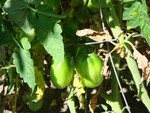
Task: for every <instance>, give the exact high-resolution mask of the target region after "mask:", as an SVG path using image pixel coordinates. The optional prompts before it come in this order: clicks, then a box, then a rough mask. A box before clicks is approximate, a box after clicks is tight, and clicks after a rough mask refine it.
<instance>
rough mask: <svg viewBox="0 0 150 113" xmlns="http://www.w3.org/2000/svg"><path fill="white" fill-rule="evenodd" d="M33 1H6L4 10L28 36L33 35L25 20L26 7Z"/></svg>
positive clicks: (26, 19)
mask: <svg viewBox="0 0 150 113" xmlns="http://www.w3.org/2000/svg"><path fill="white" fill-rule="evenodd" d="M32 1H33V0H7V1H6V2H5V4H4V10H5V11H6V12H7V13H8V15H9V17H10V18H11V19H12V20H13V21H14V22H15V23H16V24H17V25H18V26H19V27H20V28H21V29H22V30H23V31H24V32H25V33H26V34H28V35H33V34H34V30H33V28H32V27H31V26H30V23H29V21H28V18H27V14H28V6H29V4H30V3H32Z"/></svg>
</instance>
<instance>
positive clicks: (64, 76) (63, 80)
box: [50, 57, 74, 89]
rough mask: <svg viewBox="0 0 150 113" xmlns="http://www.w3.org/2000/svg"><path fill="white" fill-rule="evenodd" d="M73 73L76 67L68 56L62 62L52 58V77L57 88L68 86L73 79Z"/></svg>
mask: <svg viewBox="0 0 150 113" xmlns="http://www.w3.org/2000/svg"><path fill="white" fill-rule="evenodd" d="M73 75H74V69H73V67H72V66H71V64H70V62H69V61H68V59H67V58H66V57H65V58H64V60H63V61H62V62H58V61H54V59H52V65H51V69H50V77H51V81H52V83H53V85H54V86H55V87H56V88H58V89H63V88H65V87H66V86H68V85H69V84H70V83H71V81H72V79H73Z"/></svg>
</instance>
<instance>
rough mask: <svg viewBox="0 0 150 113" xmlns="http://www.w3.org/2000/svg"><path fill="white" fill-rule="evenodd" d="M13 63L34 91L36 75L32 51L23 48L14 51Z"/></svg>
mask: <svg viewBox="0 0 150 113" xmlns="http://www.w3.org/2000/svg"><path fill="white" fill-rule="evenodd" d="M13 63H14V65H15V66H16V71H17V73H19V74H20V77H21V78H23V80H24V82H26V83H27V84H28V85H29V87H30V88H31V89H32V92H33V91H34V87H35V76H34V66H33V60H32V59H31V56H30V52H29V51H28V50H24V49H21V48H20V50H19V51H16V52H14V53H13Z"/></svg>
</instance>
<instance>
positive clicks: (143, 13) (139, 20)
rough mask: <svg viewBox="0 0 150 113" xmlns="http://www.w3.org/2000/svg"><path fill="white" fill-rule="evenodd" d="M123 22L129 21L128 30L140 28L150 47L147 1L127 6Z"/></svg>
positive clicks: (149, 21)
mask: <svg viewBox="0 0 150 113" xmlns="http://www.w3.org/2000/svg"><path fill="white" fill-rule="evenodd" d="M123 20H127V24H126V25H127V28H128V29H132V28H136V27H140V29H141V34H142V36H143V37H144V38H146V40H147V43H148V44H149V45H150V32H149V31H150V18H149V16H148V13H147V7H146V3H145V0H142V2H140V1H135V2H133V3H132V4H130V5H129V4H125V6H124V12H123Z"/></svg>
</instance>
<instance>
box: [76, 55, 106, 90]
mask: <svg viewBox="0 0 150 113" xmlns="http://www.w3.org/2000/svg"><path fill="white" fill-rule="evenodd" d="M102 67H103V62H102V60H101V59H100V58H99V57H98V56H97V54H94V53H92V54H90V55H89V56H88V57H87V56H86V57H81V56H80V57H79V58H78V59H77V64H76V71H77V73H78V74H79V76H80V78H81V82H82V84H83V85H84V86H85V87H88V88H94V87H97V86H99V85H100V84H101V82H102V81H103V77H102V75H101V71H102Z"/></svg>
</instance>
